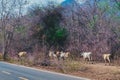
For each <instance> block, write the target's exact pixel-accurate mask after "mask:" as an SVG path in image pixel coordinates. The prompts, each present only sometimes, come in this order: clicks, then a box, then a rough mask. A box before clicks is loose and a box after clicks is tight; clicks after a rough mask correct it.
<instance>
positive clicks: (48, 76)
mask: <svg viewBox="0 0 120 80" xmlns="http://www.w3.org/2000/svg"><path fill="white" fill-rule="evenodd" d="M0 80H90V79H86V78H81V77H75V76H71V75H65V74H61V73H56V72H50V71H44V70H39V69H35V68H30V67H25V66H20V65H15V64H10V63H6V62H0Z"/></svg>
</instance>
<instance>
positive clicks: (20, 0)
mask: <svg viewBox="0 0 120 80" xmlns="http://www.w3.org/2000/svg"><path fill="white" fill-rule="evenodd" d="M25 4H26V0H1V1H0V24H1V34H2V53H3V58H4V60H6V59H7V54H8V53H9V52H8V48H9V47H10V43H11V41H12V38H13V33H14V29H15V27H16V26H18V23H19V20H20V19H19V18H20V17H21V15H22V14H23V13H22V10H23V6H24V5H25ZM16 19H17V21H16Z"/></svg>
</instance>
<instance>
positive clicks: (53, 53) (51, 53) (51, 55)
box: [48, 51, 57, 58]
mask: <svg viewBox="0 0 120 80" xmlns="http://www.w3.org/2000/svg"><path fill="white" fill-rule="evenodd" d="M48 56H49V57H50V58H57V55H56V54H55V52H54V51H49V55H48Z"/></svg>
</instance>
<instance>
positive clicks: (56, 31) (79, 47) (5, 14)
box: [0, 0, 120, 59]
mask: <svg viewBox="0 0 120 80" xmlns="http://www.w3.org/2000/svg"><path fill="white" fill-rule="evenodd" d="M7 1H9V0H2V1H1V2H0V4H1V6H0V7H1V9H0V16H1V17H0V18H1V20H0V25H1V27H0V32H1V33H0V50H1V53H3V54H4V59H6V57H7V55H9V56H11V57H14V56H16V54H17V53H18V52H19V51H27V52H28V53H29V54H30V53H31V54H30V55H34V57H38V56H36V55H44V56H45V58H46V57H47V54H48V51H49V50H62V51H70V52H71V54H72V55H74V56H75V57H77V56H79V54H80V52H83V51H90V52H92V53H94V55H95V56H96V57H97V56H101V54H103V53H111V54H112V55H113V57H114V56H117V57H118V56H120V54H119V52H120V23H119V22H120V2H119V1H117V0H86V2H85V3H83V4H79V3H77V1H75V0H71V3H69V4H68V3H66V4H65V2H67V0H66V1H65V2H64V3H62V4H61V5H56V4H54V3H48V5H47V6H42V7H41V6H39V5H38V6H32V7H30V8H29V9H28V13H27V14H23V13H22V10H23V7H24V6H25V5H26V4H27V2H26V1H25V0H18V1H16V0H12V1H10V2H7ZM6 5H8V6H6ZM15 8H16V9H15Z"/></svg>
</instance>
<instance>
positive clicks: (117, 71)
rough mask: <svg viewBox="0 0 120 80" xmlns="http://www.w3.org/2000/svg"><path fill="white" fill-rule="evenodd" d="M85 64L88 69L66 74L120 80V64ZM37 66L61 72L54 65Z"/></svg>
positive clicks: (101, 79) (93, 78)
mask: <svg viewBox="0 0 120 80" xmlns="http://www.w3.org/2000/svg"><path fill="white" fill-rule="evenodd" d="M85 66H86V67H87V69H86V70H83V71H77V72H76V71H75V72H72V73H71V72H70V73H66V74H70V75H75V76H80V77H85V78H90V79H91V80H120V66H110V65H105V64H104V63H96V64H85ZM37 68H42V69H46V70H49V71H55V72H59V71H57V69H56V68H54V67H40V66H39V67H37Z"/></svg>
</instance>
